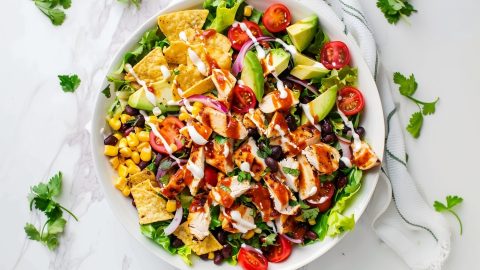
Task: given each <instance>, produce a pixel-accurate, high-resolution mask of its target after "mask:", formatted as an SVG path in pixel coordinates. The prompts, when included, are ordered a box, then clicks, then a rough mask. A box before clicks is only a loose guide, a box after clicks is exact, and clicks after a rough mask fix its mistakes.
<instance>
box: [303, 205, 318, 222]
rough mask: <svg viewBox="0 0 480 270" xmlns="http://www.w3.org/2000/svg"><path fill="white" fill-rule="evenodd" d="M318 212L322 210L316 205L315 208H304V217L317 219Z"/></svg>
mask: <svg viewBox="0 0 480 270" xmlns="http://www.w3.org/2000/svg"><path fill="white" fill-rule="evenodd" d="M318 213H320V211H319V210H318V208H316V207H315V208H310V209H303V210H302V217H303V218H304V219H305V220H309V219H316V218H317V216H318Z"/></svg>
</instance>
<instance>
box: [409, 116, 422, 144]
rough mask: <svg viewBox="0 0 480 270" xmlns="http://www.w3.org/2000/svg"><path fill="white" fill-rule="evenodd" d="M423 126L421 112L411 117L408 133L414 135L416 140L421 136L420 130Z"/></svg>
mask: <svg viewBox="0 0 480 270" xmlns="http://www.w3.org/2000/svg"><path fill="white" fill-rule="evenodd" d="M422 125H423V115H422V113H421V112H416V113H414V114H412V116H411V117H410V121H409V123H408V126H407V131H408V132H409V133H410V134H412V136H413V137H414V138H418V136H420V130H421V129H422Z"/></svg>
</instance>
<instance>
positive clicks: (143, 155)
mask: <svg viewBox="0 0 480 270" xmlns="http://www.w3.org/2000/svg"><path fill="white" fill-rule="evenodd" d="M140 159H141V160H143V161H150V160H151V159H152V148H150V147H144V148H143V149H142V151H141V152H140Z"/></svg>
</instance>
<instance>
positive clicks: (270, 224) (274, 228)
mask: <svg viewBox="0 0 480 270" xmlns="http://www.w3.org/2000/svg"><path fill="white" fill-rule="evenodd" d="M267 226H268V227H270V228H272V229H273V232H274V233H275V234H278V233H277V227H275V224H274V223H273V222H272V221H271V220H269V221H267Z"/></svg>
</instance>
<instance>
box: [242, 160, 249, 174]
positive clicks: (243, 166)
mask: <svg viewBox="0 0 480 270" xmlns="http://www.w3.org/2000/svg"><path fill="white" fill-rule="evenodd" d="M240 170H242V171H244V172H248V173H249V172H250V163H248V162H246V161H244V162H242V164H240Z"/></svg>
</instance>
